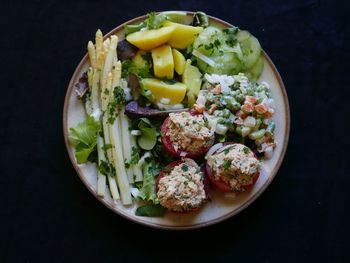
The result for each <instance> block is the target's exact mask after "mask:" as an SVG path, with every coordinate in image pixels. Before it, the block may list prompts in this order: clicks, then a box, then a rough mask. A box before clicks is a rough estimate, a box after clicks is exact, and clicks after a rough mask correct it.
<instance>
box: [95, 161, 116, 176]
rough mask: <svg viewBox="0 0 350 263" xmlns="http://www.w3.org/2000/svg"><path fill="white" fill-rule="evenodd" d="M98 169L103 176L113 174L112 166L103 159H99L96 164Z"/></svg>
mask: <svg viewBox="0 0 350 263" xmlns="http://www.w3.org/2000/svg"><path fill="white" fill-rule="evenodd" d="M98 171H99V172H100V173H101V174H103V175H105V176H112V177H113V176H115V169H114V167H113V166H112V165H111V164H110V163H108V162H106V161H103V160H101V163H100V165H99V166H98Z"/></svg>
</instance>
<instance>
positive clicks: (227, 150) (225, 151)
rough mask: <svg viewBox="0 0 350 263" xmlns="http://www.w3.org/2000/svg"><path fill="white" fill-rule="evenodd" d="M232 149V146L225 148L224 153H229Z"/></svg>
mask: <svg viewBox="0 0 350 263" xmlns="http://www.w3.org/2000/svg"><path fill="white" fill-rule="evenodd" d="M231 149H232V147H228V148H226V149H225V150H224V154H225V155H226V154H228V153H229V152H230V150H231Z"/></svg>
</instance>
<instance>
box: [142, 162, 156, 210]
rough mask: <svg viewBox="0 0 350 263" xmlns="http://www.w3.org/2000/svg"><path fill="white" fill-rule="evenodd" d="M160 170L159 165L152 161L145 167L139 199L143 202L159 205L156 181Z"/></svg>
mask: <svg viewBox="0 0 350 263" xmlns="http://www.w3.org/2000/svg"><path fill="white" fill-rule="evenodd" d="M159 172H160V169H159V166H158V164H157V163H156V162H155V161H154V160H152V161H151V162H149V163H147V164H144V166H143V185H142V188H141V189H140V192H139V195H138V197H139V198H141V199H142V200H146V201H152V202H153V203H155V204H157V203H159V201H158V198H157V193H156V181H157V176H158V175H159Z"/></svg>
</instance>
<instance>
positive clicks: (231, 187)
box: [205, 142, 260, 192]
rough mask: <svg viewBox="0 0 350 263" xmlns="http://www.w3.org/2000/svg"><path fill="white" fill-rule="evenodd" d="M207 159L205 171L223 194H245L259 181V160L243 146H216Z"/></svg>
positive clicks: (230, 144)
mask: <svg viewBox="0 0 350 263" xmlns="http://www.w3.org/2000/svg"><path fill="white" fill-rule="evenodd" d="M205 159H206V166H205V171H206V174H207V176H208V178H209V180H210V182H211V183H212V184H213V185H214V186H215V187H216V188H218V189H219V190H220V191H222V192H244V191H246V190H248V189H249V188H250V187H251V186H252V185H253V184H254V183H255V182H256V181H257V179H258V177H259V174H260V172H259V170H260V162H259V160H258V159H257V158H256V156H255V154H254V153H253V152H252V150H250V149H249V148H248V147H247V146H245V145H243V144H239V143H231V142H226V143H218V144H215V145H214V146H213V147H212V148H211V149H210V150H209V151H208V153H207V155H206V157H205Z"/></svg>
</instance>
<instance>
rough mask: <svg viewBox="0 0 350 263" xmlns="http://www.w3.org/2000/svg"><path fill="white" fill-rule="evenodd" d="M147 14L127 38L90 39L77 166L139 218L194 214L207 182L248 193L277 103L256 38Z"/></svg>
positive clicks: (270, 141)
mask: <svg viewBox="0 0 350 263" xmlns="http://www.w3.org/2000/svg"><path fill="white" fill-rule="evenodd" d="M179 21H181V14H180V13H159V14H156V13H150V14H149V15H148V17H147V19H145V20H144V21H142V22H141V23H139V24H132V25H126V26H125V28H124V32H125V39H123V40H120V39H119V38H118V36H116V35H111V36H110V37H108V38H104V37H103V34H102V32H101V31H100V30H97V32H96V36H95V43H93V42H92V41H89V42H88V45H87V49H88V57H89V63H90V66H89V68H88V70H87V72H86V73H84V74H83V75H82V76H81V78H80V80H79V82H78V83H77V84H76V93H77V97H78V99H81V100H82V102H83V105H84V108H85V112H86V119H85V120H84V121H83V122H81V123H79V124H78V125H77V126H76V127H73V128H71V129H70V135H69V138H70V142H71V144H72V145H73V146H74V148H75V158H76V161H77V163H78V164H80V165H84V164H85V163H87V162H93V163H95V164H96V166H97V188H96V191H97V195H99V196H100V197H105V196H106V195H109V194H110V196H111V197H112V199H113V201H114V202H115V203H116V204H117V203H118V202H121V203H122V204H123V205H125V206H128V205H132V204H134V203H135V204H136V205H137V206H138V208H137V209H136V215H139V216H162V215H163V214H164V212H165V211H166V210H169V211H173V212H180V213H184V212H189V211H194V210H197V209H199V208H200V207H201V206H203V205H205V203H206V202H207V201H208V200H209V199H210V191H211V190H210V188H217V189H218V190H219V191H222V192H235V193H237V192H244V191H247V190H249V188H250V187H251V186H252V185H253V184H254V183H255V182H256V180H257V179H258V177H259V174H260V172H259V171H260V166H261V158H270V157H271V156H272V154H273V150H274V148H275V147H276V143H275V138H274V131H275V124H274V122H273V118H272V117H273V114H274V101H273V99H272V97H271V94H270V87H269V84H268V83H266V82H259V81H258V80H259V77H260V75H261V73H262V71H263V68H264V60H263V57H262V52H261V46H260V43H259V41H258V40H257V39H256V38H255V37H254V36H253V35H251V34H250V33H249V32H248V31H245V30H240V29H239V28H237V27H232V28H226V29H221V28H217V27H215V26H213V25H210V24H209V20H208V17H207V15H206V14H205V13H203V12H197V13H195V14H194V16H193V21H192V23H191V24H182V23H179Z"/></svg>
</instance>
